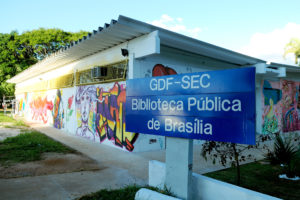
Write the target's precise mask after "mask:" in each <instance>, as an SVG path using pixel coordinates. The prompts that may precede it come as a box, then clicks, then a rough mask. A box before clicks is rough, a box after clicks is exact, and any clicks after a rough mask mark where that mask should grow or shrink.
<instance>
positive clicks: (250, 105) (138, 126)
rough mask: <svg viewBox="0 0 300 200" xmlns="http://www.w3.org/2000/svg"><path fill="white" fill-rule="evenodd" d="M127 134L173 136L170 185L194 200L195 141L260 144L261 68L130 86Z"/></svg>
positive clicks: (162, 78)
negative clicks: (257, 110) (257, 134)
mask: <svg viewBox="0 0 300 200" xmlns="http://www.w3.org/2000/svg"><path fill="white" fill-rule="evenodd" d="M126 131H128V132H137V133H145V134H154V135H162V136H167V149H166V170H167V172H166V184H167V186H170V187H171V188H170V189H171V191H173V192H174V193H175V194H176V195H178V196H179V197H181V198H184V199H188V198H189V196H188V194H189V192H188V190H189V188H190V187H189V184H190V181H191V179H190V178H189V177H190V176H191V173H192V158H193V155H192V154H193V145H192V140H191V139H200V140H211V141H219V142H232V143H242V144H250V145H254V144H255V68H254V67H249V68H239V69H231V70H222V71H208V72H198V73H191V74H181V75H169V76H160V77H152V78H142V79H130V80H127V82H126ZM172 137H174V138H172ZM175 138H176V139H175ZM180 138H185V139H180ZM181 174H182V176H181ZM177 182H178V184H179V183H180V182H182V184H181V185H178V184H177Z"/></svg>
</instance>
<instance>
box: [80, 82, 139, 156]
mask: <svg viewBox="0 0 300 200" xmlns="http://www.w3.org/2000/svg"><path fill="white" fill-rule="evenodd" d="M125 86H126V85H125V82H124V83H118V82H116V83H109V84H101V85H90V86H79V87H77V90H76V98H75V106H76V116H77V124H78V128H77V130H76V135H78V136H81V137H84V138H88V139H90V140H93V141H97V140H98V141H99V142H101V143H103V142H104V143H106V144H113V145H114V146H117V147H120V148H123V147H124V148H125V149H126V150H128V151H133V149H134V143H135V141H136V139H137V137H138V134H136V133H130V132H126V131H125V127H126V124H125V101H126V89H125Z"/></svg>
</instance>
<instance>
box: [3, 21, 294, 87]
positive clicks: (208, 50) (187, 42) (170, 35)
mask: <svg viewBox="0 0 300 200" xmlns="http://www.w3.org/2000/svg"><path fill="white" fill-rule="evenodd" d="M115 24H119V25H123V26H124V27H126V28H130V30H132V32H133V33H134V34H133V33H132V34H133V37H132V38H134V37H138V36H139V35H141V34H147V33H150V32H152V31H155V30H158V31H159V36H160V40H161V43H162V44H165V45H169V46H171V47H177V48H179V49H180V48H182V49H183V48H184V47H185V48H186V49H184V50H190V51H191V49H193V50H194V52H193V53H198V54H200V53H202V55H205V56H208V57H212V58H215V59H216V58H219V59H220V60H224V61H226V60H227V62H230V61H232V63H235V64H240V65H242V64H244V65H245V64H249V65H253V64H255V63H266V61H264V60H261V59H258V58H254V57H251V56H247V55H244V54H240V53H237V52H234V51H231V50H228V49H225V48H222V47H219V46H216V45H212V44H210V43H206V42H203V41H200V40H197V39H194V38H191V37H188V36H185V35H181V34H179V33H175V32H172V31H169V30H166V29H163V28H160V27H156V26H153V25H151V24H147V23H145V22H141V21H137V20H135V19H132V18H129V17H126V16H122V15H120V16H119V17H118V20H114V19H112V20H111V22H110V23H109V24H108V23H105V24H104V26H103V27H98V29H97V30H93V32H92V33H89V34H88V35H87V36H84V37H83V38H81V39H79V40H77V41H74V42H72V43H70V44H69V45H67V46H66V47H64V48H62V49H60V50H58V51H56V52H54V53H52V54H51V55H49V56H47V57H46V58H45V59H43V60H41V61H39V62H38V63H36V64H35V65H32V66H31V67H29V68H28V69H26V70H24V71H23V72H21V73H19V74H17V75H16V76H14V77H13V78H11V79H9V80H7V82H11V83H18V82H21V81H23V80H21V81H20V80H19V81H18V78H19V77H21V76H23V75H26V74H29V72H30V71H32V70H34V69H35V68H39V67H41V66H43V65H45V66H46V65H47V64H49V62H54V61H56V60H55V59H60V60H62V59H66V60H67V58H69V57H68V54H67V53H68V52H69V51H70V50H72V51H73V50H76V49H77V47H78V49H80V44H82V43H84V42H85V41H88V40H89V39H91V38H94V37H96V36H98V34H99V33H101V32H106V31H105V30H108V29H109V28H110V27H114V25H115ZM138 33H139V34H138ZM172 45H173V46H172ZM176 45H177V46H176ZM199 50H202V52H201V51H199ZM92 51H94V50H92ZM96 52H99V50H98V51H95V52H94V53H96ZM70 53H71V52H70ZM91 54H93V52H89V53H88V54H86V55H85V54H84V55H79V56H77V57H76V56H75V57H72V59H71V60H68V62H69V63H70V62H74V61H76V60H78V59H81V58H83V57H84V56H89V55H91ZM80 56H81V57H80ZM280 65H281V64H280ZM282 66H285V67H289V66H287V65H283V64H282ZM49 70H51V69H49ZM29 78H30V77H28V78H27V79H29ZM25 80H26V79H25Z"/></svg>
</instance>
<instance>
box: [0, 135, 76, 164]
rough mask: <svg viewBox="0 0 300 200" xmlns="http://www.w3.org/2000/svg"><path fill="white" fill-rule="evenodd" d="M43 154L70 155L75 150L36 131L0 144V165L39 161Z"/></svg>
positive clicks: (7, 139)
mask: <svg viewBox="0 0 300 200" xmlns="http://www.w3.org/2000/svg"><path fill="white" fill-rule="evenodd" d="M45 152H57V153H72V152H75V150H73V149H71V148H69V147H66V146H64V145H62V144H61V143H59V142H57V141H55V140H52V139H50V138H49V137H47V136H46V135H43V134H41V133H39V132H37V131H29V132H26V133H23V134H20V135H18V136H16V137H9V138H6V139H5V140H4V141H2V142H0V164H1V165H4V166H7V165H10V164H13V163H17V162H28V161H35V160H40V159H41V155H42V154H43V153H45Z"/></svg>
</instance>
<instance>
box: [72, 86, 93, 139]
mask: <svg viewBox="0 0 300 200" xmlns="http://www.w3.org/2000/svg"><path fill="white" fill-rule="evenodd" d="M95 99H96V88H95V86H79V87H77V91H76V109H77V120H78V122H79V126H78V128H77V130H76V135H78V136H81V137H84V138H87V139H90V140H93V141H95V130H94V128H93V124H94V123H95V120H94V118H95V117H94V113H95V109H94V103H95Z"/></svg>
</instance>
